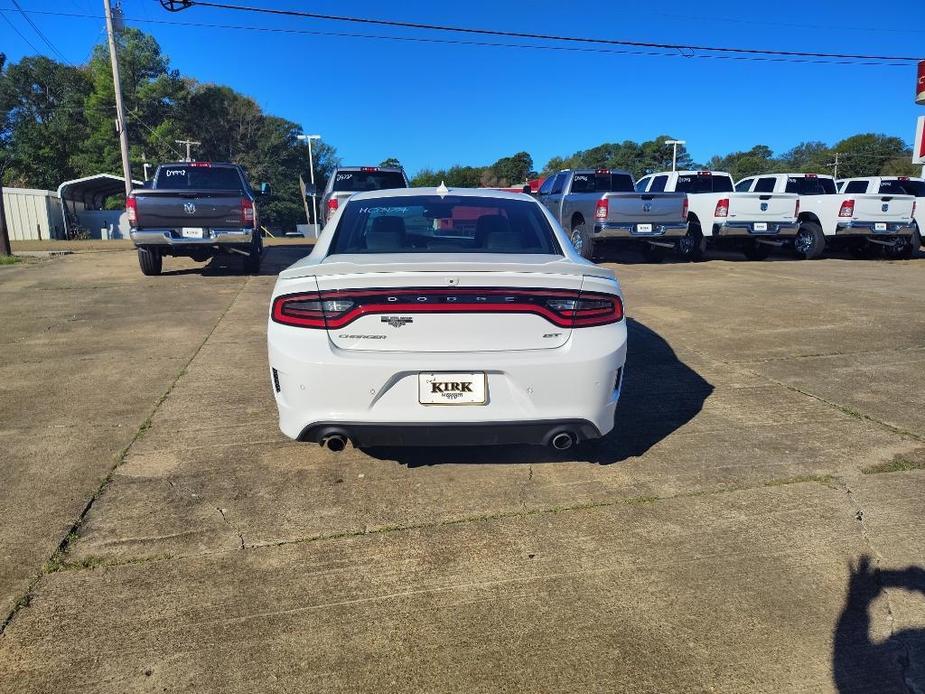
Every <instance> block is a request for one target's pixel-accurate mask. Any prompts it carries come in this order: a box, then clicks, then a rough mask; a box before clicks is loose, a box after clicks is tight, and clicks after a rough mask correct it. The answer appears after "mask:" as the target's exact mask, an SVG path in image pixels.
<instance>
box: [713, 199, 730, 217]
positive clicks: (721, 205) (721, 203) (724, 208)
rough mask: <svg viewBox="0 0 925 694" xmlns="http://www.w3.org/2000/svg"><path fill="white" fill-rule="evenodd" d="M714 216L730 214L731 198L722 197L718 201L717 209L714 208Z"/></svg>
mask: <svg viewBox="0 0 925 694" xmlns="http://www.w3.org/2000/svg"><path fill="white" fill-rule="evenodd" d="M713 216H714V217H728V216H729V198H722V199H720V200H717V201H716V209H715V210H713Z"/></svg>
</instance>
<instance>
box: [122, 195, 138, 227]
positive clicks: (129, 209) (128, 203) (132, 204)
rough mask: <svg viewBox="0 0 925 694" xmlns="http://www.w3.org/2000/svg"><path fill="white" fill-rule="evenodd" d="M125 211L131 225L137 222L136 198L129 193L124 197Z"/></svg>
mask: <svg viewBox="0 0 925 694" xmlns="http://www.w3.org/2000/svg"><path fill="white" fill-rule="evenodd" d="M125 212H126V214H127V215H128V223H129V224H131V225H132V226H135V225H137V224H138V200H136V199H135V196H134V195H130V196H129V197H127V198H126V199H125Z"/></svg>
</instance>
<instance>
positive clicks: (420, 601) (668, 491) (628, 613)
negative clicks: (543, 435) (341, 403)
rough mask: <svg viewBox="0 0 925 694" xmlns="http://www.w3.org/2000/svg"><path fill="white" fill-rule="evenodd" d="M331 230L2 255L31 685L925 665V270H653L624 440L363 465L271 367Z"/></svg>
mask: <svg viewBox="0 0 925 694" xmlns="http://www.w3.org/2000/svg"><path fill="white" fill-rule="evenodd" d="M303 252H304V251H303V250H302V249H299V248H298V247H279V248H273V249H271V250H270V251H269V255H268V260H269V262H268V264H267V272H266V274H265V275H264V276H259V277H250V278H245V277H240V276H237V275H235V274H233V273H232V272H229V271H225V270H222V269H221V268H218V269H214V270H210V271H209V272H207V273H206V274H205V275H202V274H201V273H200V272H199V271H198V270H197V269H196V268H198V266H196V265H195V264H193V263H191V262H186V261H180V260H171V261H168V269H169V270H170V269H179V272H177V273H176V274H173V275H168V276H164V277H159V278H144V277H142V276H141V275H140V273H139V272H138V271H137V268H136V266H135V264H134V256H133V255H132V254H130V253H126V252H113V253H94V254H75V255H73V256H68V257H64V258H59V259H54V260H49V261H45V262H42V263H38V264H30V265H28V266H14V267H11V268H0V296H2V297H3V302H2V303H0V320H2V324H3V325H4V326H5V327H6V328H7V330H5V331H4V336H3V341H4V343H5V344H6V348H5V350H4V352H3V357H2V358H3V361H2V362H0V388H2V390H0V422H2V425H0V440H2V441H3V444H4V447H5V448H6V449H7V450H9V451H11V452H12V455H11V456H9V462H7V457H8V456H4V462H3V466H2V468H0V488H2V489H3V491H2V492H0V522H2V526H0V528H2V530H0V556H2V557H3V558H4V564H3V568H2V570H0V589H2V595H3V599H4V600H5V605H6V606H8V608H9V609H8V611H13V610H14V609H15V608H16V606H17V605H20V606H21V607H19V609H18V610H15V614H13V616H12V617H11V619H10V620H9V622H8V624H7V625H6V627H5V629H4V631H3V635H2V636H0V691H17V692H29V691H36V692H38V691H49V690H57V689H77V690H88V691H164V690H167V691H178V690H186V691H192V690H196V691H202V690H222V691H254V690H257V691H262V690H275V691H288V690H299V691H358V690H400V691H408V690H411V691H463V690H467V691H499V690H500V691H552V690H556V691H559V690H566V691H587V690H598V691H653V692H654V691H660V692H663V691H679V692H680V691H729V692H733V691H768V692H771V691H775V692H776V691H833V690H836V689H837V690H838V691H841V692H863V691H870V692H883V691H886V692H889V691H897V692H900V691H904V689H903V687H904V686H908V684H909V683H910V682H911V683H917V686H919V687H925V637H923V627H925V580H923V579H922V575H923V573H925V572H923V569H922V568H921V567H922V566H925V557H923V556H922V551H921V548H922V547H925V520H923V513H922V511H923V510H925V504H923V502H922V498H923V495H922V492H923V491H925V471H922V470H920V469H915V468H916V467H917V466H920V463H918V462H917V461H921V465H925V408H923V405H925V381H923V378H925V377H923V376H922V374H923V373H925V368H923V367H925V319H923V318H922V315H921V311H917V310H916V309H915V305H916V302H917V301H918V302H919V303H921V299H920V297H921V296H923V293H925V260H922V259H919V260H914V261H908V262H875V261H874V262H872V261H851V260H843V259H842V260H840V259H830V260H824V261H818V262H811V263H806V262H803V263H801V262H781V261H778V262H762V263H747V262H742V261H725V260H720V261H711V262H707V263H700V264H694V265H682V264H666V265H658V266H649V265H620V266H618V268H617V271H618V274H619V276H620V278H621V281H622V282H623V284H624V290H625V292H626V297H627V309H628V314H629V316H630V318H631V324H630V330H631V348H630V363H629V366H628V370H627V380H626V386H625V396H624V400H623V402H622V403H621V406H620V408H619V411H618V416H617V429H616V433H615V434H614V435H613V436H611V437H608V438H607V439H606V440H605V441H603V442H601V443H600V444H598V445H595V446H591V447H588V448H587V449H585V450H581V451H579V453H578V455H575V454H574V453H573V454H571V455H569V456H559V455H553V454H550V453H549V452H548V451H545V450H542V449H531V448H524V447H519V448H502V449H495V450H481V449H471V450H470V449H456V450H432V449H428V450H420V451H416V450H377V451H371V452H367V453H364V452H360V451H355V450H353V449H348V450H347V451H346V452H344V453H342V454H339V455H336V454H331V453H329V452H327V451H323V450H321V449H319V448H318V447H316V446H311V445H305V444H296V443H292V442H290V441H288V440H286V439H285V438H284V437H283V436H282V435H281V434H280V433H279V432H278V430H277V429H276V424H275V419H274V414H275V413H274V408H273V402H272V396H271V394H270V390H269V383H268V376H267V374H266V371H265V368H266V367H265V346H264V339H265V332H264V321H265V315H266V307H267V299H268V296H269V292H270V289H271V287H272V284H273V281H274V278H273V276H272V275H273V273H274V271H276V270H278V269H279V268H280V267H281V266H284V265H285V264H288V262H291V261H292V260H294V259H295V258H296V257H298V256H299V255H300V254H301V253H303ZM52 297H53V298H52ZM72 317H73V318H74V319H73V320H72ZM58 429H60V431H58ZM895 461H900V462H901V463H902V464H901V465H896V467H901V468H906V469H903V470H902V471H898V472H886V473H880V474H864V473H863V472H862V471H863V470H866V469H869V468H871V467H872V466H877V465H883V464H885V463H891V462H895ZM107 478H109V481H108V482H107ZM100 485H102V488H101V489H100ZM88 503H89V508H87V506H88ZM85 509H86V513H85V514H84V511H85ZM82 514H84V515H82ZM78 521H79V522H78ZM75 523H77V527H76V532H75V533H73V534H72V535H71V536H70V537H68V532H69V530H70V528H71V527H72V526H73V525H74V524H75ZM62 543H63V544H62ZM59 544H60V545H61V546H62V550H61V551H58V552H56V548H57V547H58V546H59ZM864 557H870V561H869V563H865V561H866V560H865V559H864ZM49 560H50V561H49ZM878 568H879V569H880V570H881V571H880V572H879V573H878V571H877V569H878ZM22 605H25V606H22Z"/></svg>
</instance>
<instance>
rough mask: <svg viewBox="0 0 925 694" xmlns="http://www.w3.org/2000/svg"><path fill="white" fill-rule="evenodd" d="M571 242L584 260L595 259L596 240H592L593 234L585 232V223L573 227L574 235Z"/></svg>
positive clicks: (570, 237) (570, 238)
mask: <svg viewBox="0 0 925 694" xmlns="http://www.w3.org/2000/svg"><path fill="white" fill-rule="evenodd" d="M569 240H571V242H572V245H573V246H574V247H575V250H576V251H578V255H580V256H581V257H582V258H587V259H588V260H591V258H593V257H594V239H592V238H591V234H590V233H588V231H586V230H585V225H584V223H583V222H582V223H581V224H577V225H576V226H574V227H572V234H571V236H569Z"/></svg>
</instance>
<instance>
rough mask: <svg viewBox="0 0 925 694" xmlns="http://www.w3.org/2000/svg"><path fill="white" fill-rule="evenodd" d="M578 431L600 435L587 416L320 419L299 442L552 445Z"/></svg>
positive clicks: (365, 445) (583, 438)
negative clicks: (488, 419) (417, 420)
mask: <svg viewBox="0 0 925 694" xmlns="http://www.w3.org/2000/svg"><path fill="white" fill-rule="evenodd" d="M560 433H570V434H574V435H575V436H576V437H577V439H578V441H579V442H581V441H587V440H590V439H596V438H600V436H601V432H600V431H599V430H598V428H597V427H596V426H594V424H592V423H591V422H588V421H586V420H583V419H574V420H552V421H535V422H529V421H511V422H487V423H481V424H472V423H469V422H446V423H441V424H437V425H434V424H429V423H407V422H404V423H402V422H398V423H382V424H369V423H367V422H318V423H316V424H310V425H309V426H307V427H306V428H305V429H303V430H302V433H301V434H300V435H299V441H310V442H312V443H321V442H322V441H323V440H324V439H325V438H327V437H328V436H331V435H333V434H340V435H341V436H344V437H345V438H347V439H349V440H350V441H351V442H352V443H353V445H354V446H356V447H358V448H370V447H373V446H490V445H504V444H536V445H542V446H545V445H549V443H550V441H551V440H552V438H553V437H554V436H555V435H556V434H560Z"/></svg>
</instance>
